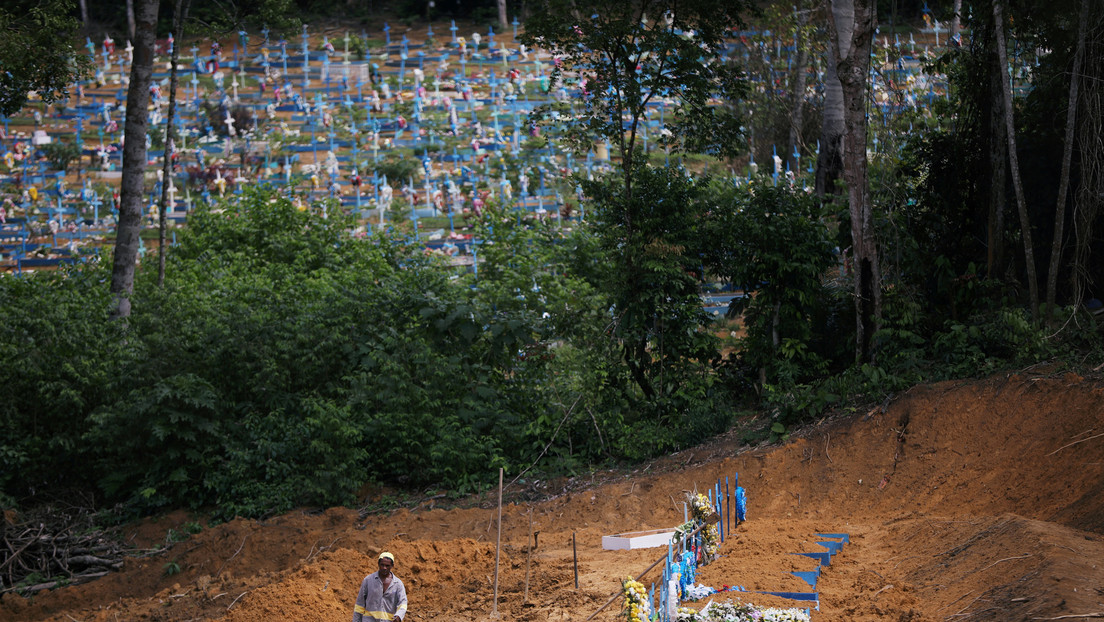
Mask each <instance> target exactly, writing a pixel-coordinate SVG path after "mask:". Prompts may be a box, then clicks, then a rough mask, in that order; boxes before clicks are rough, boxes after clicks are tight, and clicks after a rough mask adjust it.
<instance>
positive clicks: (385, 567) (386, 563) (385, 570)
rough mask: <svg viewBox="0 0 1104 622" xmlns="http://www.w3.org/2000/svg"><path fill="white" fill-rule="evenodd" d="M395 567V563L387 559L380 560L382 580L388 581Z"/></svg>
mask: <svg viewBox="0 0 1104 622" xmlns="http://www.w3.org/2000/svg"><path fill="white" fill-rule="evenodd" d="M394 565H395V562H393V561H391V560H390V559H387V558H386V557H382V558H380V560H379V576H380V578H381V579H386V578H387V577H389V576H391V567H392V566H394Z"/></svg>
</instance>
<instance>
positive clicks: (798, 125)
mask: <svg viewBox="0 0 1104 622" xmlns="http://www.w3.org/2000/svg"><path fill="white" fill-rule="evenodd" d="M810 13H812V9H807V8H805V7H803V6H799V7H795V10H794V14H795V15H794V17H795V18H796V21H797V24H796V26H795V35H794V46H795V47H796V48H797V61H796V62H795V63H794V64H793V69H792V70H791V72H790V132H789V140H788V141H787V144H786V158H787V159H789V160H790V162H791V165H792V169H791V170H793V171H795V172H797V166H798V162H797V160H796V158H795V157H794V154H795V153H800V152H801V148H802V147H803V146H804V144H803V143H804V141H803V140H802V133H801V130H802V127H803V126H804V119H805V88H806V84H807V77H808V73H809V72H808V69H809V43H808V40H807V39H808V35H807V32H806V31H807V30H808V28H807V26H808V23H809V14H810Z"/></svg>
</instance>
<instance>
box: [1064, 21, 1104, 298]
mask: <svg viewBox="0 0 1104 622" xmlns="http://www.w3.org/2000/svg"><path fill="white" fill-rule="evenodd" d="M1092 4H1093V6H1092V7H1090V10H1091V11H1092V12H1093V15H1095V17H1093V16H1092V15H1090V17H1089V19H1087V20H1085V23H1086V24H1099V23H1100V21H1101V19H1104V16H1102V15H1101V13H1104V7H1101V5H1100V3H1092ZM1082 67H1083V68H1084V73H1085V77H1084V79H1083V80H1082V82H1083V84H1082V87H1084V88H1082V89H1081V102H1082V103H1081V106H1080V110H1081V115H1080V119H1079V121H1078V126H1079V127H1078V131H1077V136H1078V145H1079V149H1078V161H1079V164H1080V175H1079V177H1080V183H1079V186H1078V190H1077V194H1076V197H1077V198H1076V200H1075V201H1074V210H1073V232H1074V247H1073V258H1072V262H1071V263H1072V270H1071V271H1070V288H1071V293H1072V296H1073V299H1074V300H1076V301H1078V302H1081V301H1082V300H1084V299H1085V298H1088V297H1089V296H1090V295H1092V296H1095V297H1099V296H1100V294H1099V292H1094V291H1093V287H1094V286H1095V285H1096V280H1097V279H1099V278H1100V277H1099V273H1100V270H1099V268H1097V267H1094V266H1093V265H1092V251H1093V245H1094V243H1095V240H1097V239H1098V237H1099V234H1098V233H1097V232H1096V230H1095V228H1096V223H1097V217H1098V215H1099V214H1100V212H1101V208H1102V207H1104V31H1102V30H1101V29H1100V28H1093V29H1091V30H1090V32H1089V38H1088V40H1087V41H1086V42H1085V59H1084V64H1083V65H1082Z"/></svg>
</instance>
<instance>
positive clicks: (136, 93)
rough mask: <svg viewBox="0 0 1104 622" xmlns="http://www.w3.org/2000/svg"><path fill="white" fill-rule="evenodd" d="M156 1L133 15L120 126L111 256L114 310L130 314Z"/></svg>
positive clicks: (148, 0) (141, 4)
mask: <svg viewBox="0 0 1104 622" xmlns="http://www.w3.org/2000/svg"><path fill="white" fill-rule="evenodd" d="M157 9H158V1H157V0H139V1H138V3H137V5H136V6H135V11H134V17H135V23H136V25H137V30H136V31H135V36H134V42H133V45H134V61H133V62H132V63H131V65H130V86H129V88H128V90H127V106H126V124H125V126H124V129H123V132H124V133H123V137H124V138H123V139H124V142H123V176H122V181H121V192H120V202H119V222H118V225H117V226H116V229H115V258H114V263H113V265H112V269H111V294H112V296H113V298H114V300H115V308H114V310H113V312H112V313H113V315H114V316H115V317H117V318H125V317H128V316H130V295H131V294H133V293H134V270H135V267H136V264H137V261H138V245H139V234H140V233H141V230H142V199H143V197H144V195H145V184H144V181H143V180H144V175H145V170H146V135H147V134H148V131H149V99H150V83H151V81H152V79H153V46H154V40H155V37H156V33H157V30H156V29H157Z"/></svg>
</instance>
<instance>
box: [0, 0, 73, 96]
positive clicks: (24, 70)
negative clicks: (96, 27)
mask: <svg viewBox="0 0 1104 622" xmlns="http://www.w3.org/2000/svg"><path fill="white" fill-rule="evenodd" d="M70 6H71V5H70V3H69V2H67V1H66V0H11V1H9V2H5V3H4V6H3V7H0V32H2V33H4V36H3V37H0V67H3V71H0V115H3V116H12V115H14V114H15V113H16V112H19V109H20V108H22V107H23V105H24V104H25V103H26V102H27V95H28V94H29V93H30V92H32V91H35V92H37V93H38V96H39V97H40V98H41V99H42V101H44V102H46V103H52V102H54V101H58V100H60V99H64V98H65V97H66V94H67V91H68V89H69V86H70V85H71V84H73V82H74V81H76V80H77V79H78V78H79V77H81V76H83V75H84V74H85V73H87V72H88V70H89V68H90V63H89V61H88V57H87V56H86V55H83V54H79V53H78V51H77V49H76V47H75V46H74V45H73V42H74V41H76V34H77V32H78V30H79V28H80V22H78V21H77V20H76V19H74V18H72V17H70V14H69V11H70Z"/></svg>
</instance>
